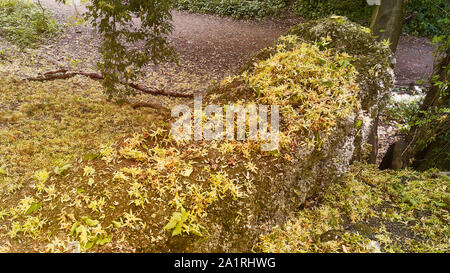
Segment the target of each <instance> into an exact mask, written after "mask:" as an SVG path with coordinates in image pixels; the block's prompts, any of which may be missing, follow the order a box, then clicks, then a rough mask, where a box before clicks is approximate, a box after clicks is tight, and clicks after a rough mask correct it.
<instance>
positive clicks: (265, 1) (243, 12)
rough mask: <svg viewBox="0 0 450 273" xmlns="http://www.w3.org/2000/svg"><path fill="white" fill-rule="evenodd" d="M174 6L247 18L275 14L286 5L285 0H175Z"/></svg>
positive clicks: (192, 10) (193, 10) (191, 10)
mask: <svg viewBox="0 0 450 273" xmlns="http://www.w3.org/2000/svg"><path fill="white" fill-rule="evenodd" d="M176 6H177V8H179V9H183V10H188V11H190V12H200V13H215V14H219V15H222V16H232V17H234V18H245V19H249V18H262V17H266V16H270V15H274V14H276V13H277V12H279V11H281V10H282V9H283V8H285V7H286V0H255V1H245V0H177V1H176Z"/></svg>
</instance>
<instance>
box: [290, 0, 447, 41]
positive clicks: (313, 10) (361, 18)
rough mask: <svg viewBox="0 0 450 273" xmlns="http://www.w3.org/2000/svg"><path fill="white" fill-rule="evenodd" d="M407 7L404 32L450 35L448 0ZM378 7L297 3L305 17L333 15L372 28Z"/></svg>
mask: <svg viewBox="0 0 450 273" xmlns="http://www.w3.org/2000/svg"><path fill="white" fill-rule="evenodd" d="M407 2H408V3H407V5H406V7H405V12H404V17H405V22H404V24H403V31H405V32H407V33H411V34H414V35H424V36H433V35H441V34H447V35H448V29H449V21H450V19H449V13H448V11H449V10H450V2H449V1H447V0H432V1H431V0H411V1H407ZM373 9H374V6H369V5H367V4H366V3H365V1H355V0H340V1H335V0H297V1H296V3H295V4H294V6H293V10H294V12H295V13H296V14H297V15H299V16H301V17H305V18H310V19H317V18H323V17H327V16H329V15H331V14H335V15H342V16H346V17H348V18H349V19H350V20H352V21H355V22H359V23H362V24H365V25H368V24H369V23H370V20H371V15H372V12H373Z"/></svg>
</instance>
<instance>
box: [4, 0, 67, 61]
mask: <svg viewBox="0 0 450 273" xmlns="http://www.w3.org/2000/svg"><path fill="white" fill-rule="evenodd" d="M57 31H58V24H57V23H56V21H55V19H54V18H53V17H52V15H51V14H50V13H49V12H48V11H47V10H45V9H44V8H42V6H40V5H38V4H35V3H32V2H30V1H27V0H0V35H1V36H3V37H4V38H5V39H7V40H8V41H10V42H14V43H16V44H18V45H19V46H20V47H22V48H24V47H28V46H33V45H34V44H36V43H37V42H39V41H41V40H42V38H44V37H48V36H50V35H52V34H55V33H56V32H57ZM0 59H1V57H0Z"/></svg>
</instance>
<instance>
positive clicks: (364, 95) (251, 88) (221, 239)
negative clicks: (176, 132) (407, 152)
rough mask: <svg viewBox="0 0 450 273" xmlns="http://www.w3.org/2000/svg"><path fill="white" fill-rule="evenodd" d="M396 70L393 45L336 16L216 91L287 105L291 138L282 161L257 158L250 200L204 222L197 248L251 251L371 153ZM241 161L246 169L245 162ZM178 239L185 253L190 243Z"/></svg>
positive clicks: (228, 100)
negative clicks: (368, 145)
mask: <svg viewBox="0 0 450 273" xmlns="http://www.w3.org/2000/svg"><path fill="white" fill-rule="evenodd" d="M392 63H393V58H392V55H391V52H390V50H389V48H388V45H385V44H381V43H378V42H377V41H376V39H375V38H374V37H373V36H372V35H371V34H370V31H369V30H368V29H367V28H364V27H362V26H360V25H357V24H355V23H352V22H350V21H348V20H347V19H345V18H343V17H330V18H327V19H324V20H318V21H312V22H309V23H305V24H299V25H297V26H295V27H293V28H292V29H291V30H290V31H288V32H287V33H286V35H284V36H282V37H281V38H280V39H279V40H278V41H276V42H275V43H274V44H273V45H272V46H270V47H268V48H266V49H263V50H262V51H260V52H258V53H257V54H256V55H255V56H254V57H253V58H251V60H249V62H248V63H247V65H245V66H244V67H243V69H242V73H241V75H239V76H236V77H232V78H229V79H226V80H225V81H224V82H223V83H222V84H221V85H220V86H218V87H216V88H214V89H212V90H211V91H210V92H209V94H208V95H207V96H206V101H207V102H208V103H214V104H232V103H236V102H238V103H241V104H244V105H245V104H247V103H261V104H277V105H279V106H280V113H281V121H280V122H281V125H280V131H281V135H282V137H281V141H280V148H279V151H278V152H277V153H275V154H274V153H272V154H270V153H261V152H259V153H258V152H256V153H255V154H253V155H252V156H253V158H252V159H253V162H255V165H256V166H257V169H258V172H257V173H255V174H251V177H252V179H251V180H252V182H251V184H252V187H251V188H252V190H251V191H250V192H249V194H248V196H247V197H246V198H244V199H239V200H237V201H233V200H229V201H228V202H221V203H218V204H217V206H215V208H214V213H211V214H210V215H209V216H208V218H207V219H205V220H206V222H205V223H207V224H206V225H207V226H208V227H209V232H210V236H209V237H208V238H207V239H206V240H200V241H198V242H193V246H192V248H189V249H195V250H202V251H249V250H250V249H251V247H252V245H253V244H254V243H255V241H256V240H257V238H258V235H259V234H261V233H262V232H264V231H266V230H269V229H270V228H271V227H273V226H275V225H278V224H280V223H282V222H283V221H285V219H286V217H287V216H288V215H289V214H291V213H293V212H294V211H296V210H297V209H298V207H299V206H300V205H301V204H302V203H303V202H304V201H305V200H306V198H308V197H310V196H312V195H315V194H316V193H317V192H318V191H321V190H323V189H324V187H326V186H327V185H329V184H330V183H335V182H337V181H338V180H339V179H340V178H341V177H342V176H343V174H344V173H345V172H346V171H347V170H348V168H349V165H350V163H351V161H352V160H354V159H355V158H362V157H364V156H365V154H366V153H367V152H366V150H367V149H366V143H367V141H368V135H369V131H370V128H371V127H372V125H373V120H374V117H376V116H377V115H378V113H379V112H380V111H381V110H382V109H383V108H384V107H385V105H386V100H387V98H388V96H389V94H390V92H391V88H392V87H393V80H394V74H393V70H392ZM235 159H237V160H238V161H237V162H239V163H237V169H239V168H240V170H241V171H242V170H245V168H243V165H244V162H245V158H242V157H239V156H238V157H237V158H236V157H235ZM212 160H216V158H213V159H212ZM228 170H230V171H228ZM227 172H229V173H230V174H231V173H233V168H230V169H227ZM240 182H241V181H239V182H238V183H240ZM236 219H238V220H236ZM176 240H181V241H182V242H183V243H182V242H181V241H179V242H178V243H177V245H178V246H183V247H182V248H181V249H177V250H184V246H185V245H186V241H185V240H183V239H181V238H177V239H176Z"/></svg>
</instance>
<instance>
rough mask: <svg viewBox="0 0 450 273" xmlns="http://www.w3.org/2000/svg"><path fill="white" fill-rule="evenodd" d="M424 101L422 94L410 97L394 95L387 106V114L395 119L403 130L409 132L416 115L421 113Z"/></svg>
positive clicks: (392, 119) (391, 118) (390, 118)
mask: <svg viewBox="0 0 450 273" xmlns="http://www.w3.org/2000/svg"><path fill="white" fill-rule="evenodd" d="M422 101H423V97H421V96H417V97H409V98H408V99H406V98H405V99H398V98H397V96H393V97H391V99H390V101H389V104H388V105H387V107H386V111H385V115H386V116H387V117H388V118H389V120H391V121H395V122H396V123H397V124H398V125H399V126H400V129H401V130H402V131H404V132H407V131H408V130H409V128H410V126H411V125H412V122H413V119H414V117H415V116H416V115H417V114H418V113H419V108H420V104H421V103H422Z"/></svg>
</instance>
